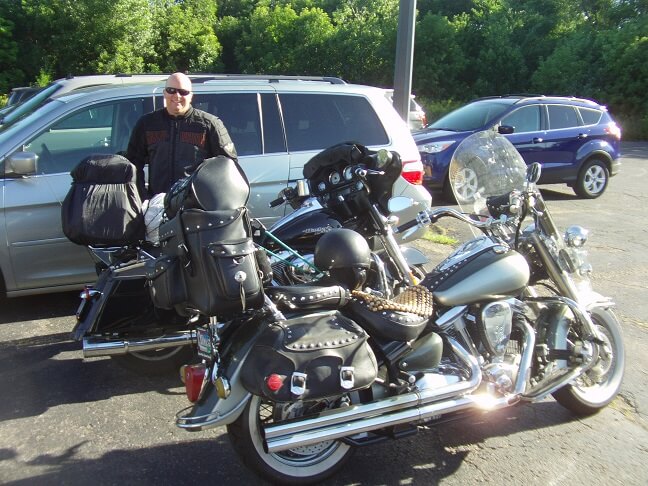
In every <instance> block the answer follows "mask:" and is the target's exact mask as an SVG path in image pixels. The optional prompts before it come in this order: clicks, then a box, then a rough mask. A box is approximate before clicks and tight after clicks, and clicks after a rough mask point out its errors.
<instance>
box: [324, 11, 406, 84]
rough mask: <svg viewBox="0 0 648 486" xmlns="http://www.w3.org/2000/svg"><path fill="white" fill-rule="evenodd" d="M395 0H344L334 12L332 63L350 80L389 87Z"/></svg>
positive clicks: (392, 58)
mask: <svg viewBox="0 0 648 486" xmlns="http://www.w3.org/2000/svg"><path fill="white" fill-rule="evenodd" d="M398 4H399V2H398V0H346V1H344V2H341V4H340V7H338V9H337V10H336V11H335V12H334V13H333V24H334V25H335V27H336V32H335V36H334V38H333V39H332V40H331V42H332V43H333V44H332V49H331V52H332V55H333V56H334V57H333V59H332V60H333V61H334V66H333V72H335V73H339V74H340V75H341V76H342V77H344V78H345V79H347V80H349V81H353V82H361V83H366V84H372V85H376V86H384V87H391V86H392V85H393V82H394V81H393V80H394V62H395V51H396V33H397V29H398Z"/></svg>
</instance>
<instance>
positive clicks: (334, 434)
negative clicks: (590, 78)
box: [176, 131, 625, 484]
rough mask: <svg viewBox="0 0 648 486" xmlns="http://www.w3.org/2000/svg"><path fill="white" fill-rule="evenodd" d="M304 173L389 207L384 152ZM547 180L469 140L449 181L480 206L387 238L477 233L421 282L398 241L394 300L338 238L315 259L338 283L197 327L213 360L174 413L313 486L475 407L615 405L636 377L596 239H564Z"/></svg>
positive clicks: (502, 142) (357, 244)
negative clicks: (357, 452)
mask: <svg viewBox="0 0 648 486" xmlns="http://www.w3.org/2000/svg"><path fill="white" fill-rule="evenodd" d="M320 162H321V161H320ZM309 169H310V170H309V171H308V175H309V176H310V177H309V179H308V185H309V188H310V190H311V192H313V193H314V194H315V195H316V197H318V199H319V200H320V202H321V203H323V204H328V203H331V202H333V205H334V206H335V207H338V209H339V210H344V211H349V214H355V215H361V214H366V213H368V212H371V211H372V207H373V208H374V209H375V208H376V206H377V205H378V204H380V201H379V197H378V196H379V193H376V192H375V191H371V190H370V189H371V187H372V184H371V180H372V179H373V178H376V177H380V175H379V174H380V173H381V172H382V173H384V169H385V166H381V165H380V163H378V164H372V163H368V162H367V161H366V160H365V159H359V160H351V159H350V158H347V159H346V160H340V161H338V163H337V164H332V165H326V164H322V163H320V164H319V165H317V166H315V165H312V166H310V167H309ZM340 170H341V172H340ZM334 172H336V173H338V174H343V175H348V184H341V185H340V186H339V187H338V190H336V191H334V192H333V193H331V190H330V189H331V187H330V186H325V185H323V186H319V183H320V182H322V181H326V180H329V177H330V176H331V174H333V173H334ZM539 173H540V168H539V165H537V164H534V165H532V166H530V167H529V170H528V171H527V168H526V165H525V163H524V161H523V160H522V159H521V157H520V156H519V153H518V152H517V151H516V150H515V148H514V147H513V146H512V145H511V144H510V143H509V142H508V141H507V140H506V139H504V137H501V136H499V135H498V134H497V133H495V132H492V131H486V132H478V133H476V134H473V135H472V136H470V137H468V138H467V139H465V140H464V141H463V142H462V143H461V144H460V145H459V147H458V148H457V150H456V152H455V156H454V158H453V161H452V163H451V167H450V174H451V181H452V187H453V188H454V189H455V190H456V191H458V192H459V191H460V190H461V188H462V187H464V185H465V184H466V183H467V182H470V183H471V184H474V185H475V187H476V188H477V189H478V190H477V191H471V196H470V197H468V196H466V197H464V198H463V203H465V204H469V205H471V206H472V208H471V210H470V212H468V213H464V212H462V211H459V210H456V209H453V208H437V209H425V210H424V211H421V212H420V213H419V216H418V217H417V220H416V221H414V222H409V223H406V224H404V225H402V226H400V227H398V228H393V227H394V226H395V222H394V221H388V220H384V221H383V229H384V235H383V236H385V240H386V241H387V242H388V243H390V241H391V239H390V238H389V237H388V236H389V234H390V232H399V233H401V234H407V233H408V232H410V231H412V230H413V229H415V228H416V227H421V226H427V225H430V224H433V223H435V222H436V221H438V220H439V219H440V218H443V217H452V218H456V219H458V220H461V221H463V222H465V223H466V224H468V225H470V226H471V227H472V228H475V229H476V230H477V231H478V232H479V236H476V237H475V238H473V239H470V240H469V241H466V242H465V243H463V244H462V245H460V246H459V247H458V248H457V249H456V250H455V251H454V252H452V254H451V255H449V256H448V257H447V258H446V259H445V260H444V261H443V262H441V263H440V264H439V265H438V266H437V267H436V268H435V269H434V270H433V271H432V272H430V273H429V274H427V275H426V276H425V277H424V278H423V279H422V280H421V281H420V282H419V283H418V284H417V285H414V284H415V283H416V281H415V280H413V277H412V276H411V275H410V274H408V273H407V264H406V262H404V261H403V259H402V258H401V259H399V258H398V246H397V245H394V244H392V245H391V246H390V245H388V246H389V248H388V249H387V250H386V251H387V253H390V254H393V255H394V256H395V259H394V260H393V262H392V263H393V266H394V268H395V271H398V270H400V272H401V276H402V282H400V283H399V284H396V285H394V286H393V287H392V289H393V293H392V294H391V295H388V294H386V293H384V292H383V291H380V290H379V291H377V290H376V289H373V288H371V285H372V280H371V279H370V280H367V278H366V277H367V274H368V272H369V268H370V267H371V259H372V252H371V249H370V248H369V246H368V244H366V242H365V244H364V245H363V243H362V242H363V241H364V239H363V238H362V237H359V238H356V236H358V235H357V233H354V232H353V231H352V230H350V229H348V228H343V229H339V230H332V231H330V232H328V233H326V235H324V236H322V238H320V240H319V241H318V243H317V244H316V248H315V254H314V261H315V264H316V266H317V267H318V268H319V269H320V270H323V271H325V273H326V276H327V280H323V281H319V282H318V283H315V284H314V283H312V282H311V283H309V284H302V285H293V286H285V287H282V286H275V287H268V288H266V289H265V301H264V303H263V306H262V307H261V308H258V309H255V310H250V311H249V312H244V313H240V314H239V315H236V316H231V317H230V318H227V319H224V318H219V317H218V316H209V323H208V324H206V325H203V326H199V327H198V328H197V333H198V354H199V355H200V356H201V358H202V362H201V363H197V364H189V365H186V366H185V367H184V368H183V377H184V381H185V388H186V392H187V397H188V398H189V400H190V401H191V402H192V405H191V406H190V407H188V408H187V409H185V410H182V411H180V412H178V414H177V415H176V424H177V426H178V427H180V428H183V429H185V430H188V431H195V430H204V429H208V428H211V427H217V426H227V431H228V436H229V438H230V440H231V443H232V446H233V448H234V450H235V451H236V452H237V454H238V455H239V457H240V459H241V460H242V461H243V462H244V463H245V464H246V465H247V466H248V467H250V468H251V469H253V470H254V471H255V472H256V473H257V474H259V475H261V476H263V477H265V478H266V479H267V478H269V479H270V480H272V481H274V482H281V483H289V484H304V483H314V482H318V481H322V480H323V479H325V478H327V477H330V476H331V475H333V474H334V473H335V472H336V471H338V470H339V469H340V468H341V467H342V466H343V465H344V464H345V462H346V461H347V460H348V459H349V458H350V457H351V454H352V453H353V450H354V448H356V447H357V446H363V445H371V444H374V443H376V442H378V441H381V440H387V439H394V438H399V437H403V436H407V435H409V434H411V433H414V432H416V431H417V430H418V428H419V427H420V426H423V425H426V426H433V425H434V424H435V423H438V422H440V421H443V420H445V419H446V418H448V416H452V415H456V414H460V413H463V412H466V411H489V410H495V409H500V408H504V407H510V406H512V405H516V404H519V403H524V402H535V401H539V400H542V399H544V398H545V397H547V396H548V395H553V397H554V398H555V399H556V401H557V402H558V403H559V404H561V405H562V406H564V407H566V408H568V409H569V410H571V411H572V412H573V413H575V414H577V415H588V414H592V413H596V412H597V411H599V410H600V409H601V408H603V407H605V406H606V405H607V404H608V403H610V401H612V400H613V399H614V397H615V396H616V395H617V393H618V391H619V388H620V386H621V382H622V379H623V373H624V360H625V358H624V347H623V338H622V332H621V326H620V323H619V321H618V319H617V317H616V316H615V314H614V313H613V311H612V307H613V303H612V302H611V301H610V300H609V299H607V298H605V297H603V296H601V295H599V294H597V293H595V292H594V291H593V290H592V287H591V283H590V278H589V274H590V272H591V265H590V264H589V263H588V261H587V255H586V250H585V248H584V245H585V242H586V239H587V232H586V231H585V230H584V229H582V228H580V227H575V226H572V227H570V228H569V229H568V230H567V231H566V232H565V234H564V235H562V234H561V233H560V232H559V230H558V228H557V227H556V225H555V223H554V222H553V220H552V218H551V215H550V212H549V209H548V207H547V206H546V204H545V202H544V200H543V198H542V195H541V193H540V192H539V191H538V189H537V187H536V185H535V182H537V180H538V178H539ZM306 174H307V171H306V169H305V175H306ZM335 179H336V180H337V177H336V178H335ZM382 203H383V204H384V203H385V201H382ZM407 203H408V202H407V201H403V199H402V198H394V199H392V200H391V201H390V203H389V204H390V205H391V206H392V209H395V208H396V207H403V206H404V205H406V204H407ZM392 243H393V242H392ZM401 257H402V255H401ZM324 284H327V285H324Z"/></svg>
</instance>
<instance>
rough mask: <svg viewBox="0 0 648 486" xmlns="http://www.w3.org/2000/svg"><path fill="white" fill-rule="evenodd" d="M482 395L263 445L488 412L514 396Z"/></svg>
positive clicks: (297, 443) (275, 448)
mask: <svg viewBox="0 0 648 486" xmlns="http://www.w3.org/2000/svg"><path fill="white" fill-rule="evenodd" d="M484 398H485V399H482V397H480V396H479V395H470V396H467V397H458V398H455V399H450V400H444V401H441V402H437V403H431V404H429V405H425V406H423V407H420V408H418V407H414V408H407V409H405V410H401V411H399V412H395V413H392V414H387V415H381V416H378V417H371V418H365V419H361V420H356V421H355V422H351V423H344V424H336V425H331V426H329V427H324V428H319V429H314V430H305V431H304V432H298V433H295V434H292V435H283V436H279V437H276V438H274V439H266V443H267V448H268V452H269V453H272V452H280V451H284V450H287V449H293V448H295V447H302V446H307V445H312V444H317V443H319V442H324V441H327V440H336V439H341V438H343V437H349V436H351V435H355V434H359V433H362V432H371V431H373V430H377V429H382V428H385V427H391V426H394V425H400V424H407V423H413V422H417V421H421V420H426V419H430V418H433V417H437V416H441V415H445V414H447V413H451V412H458V411H461V410H468V409H472V408H474V409H482V410H488V411H492V410H496V409H498V408H503V407H508V406H509V405H511V401H516V400H517V397H516V396H514V395H512V396H506V397H501V398H498V399H495V400H492V399H491V397H490V396H487V397H484ZM266 430H267V429H266Z"/></svg>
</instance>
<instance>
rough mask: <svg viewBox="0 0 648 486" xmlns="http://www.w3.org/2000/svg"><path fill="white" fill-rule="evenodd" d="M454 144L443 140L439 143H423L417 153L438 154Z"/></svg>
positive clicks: (451, 141)
mask: <svg viewBox="0 0 648 486" xmlns="http://www.w3.org/2000/svg"><path fill="white" fill-rule="evenodd" d="M453 143H455V141H454V140H443V141H440V142H430V143H424V144H423V145H419V146H418V149H419V152H423V153H426V154H438V153H439V152H443V151H444V150H446V149H447V148H449V147H450V146H452V144H453Z"/></svg>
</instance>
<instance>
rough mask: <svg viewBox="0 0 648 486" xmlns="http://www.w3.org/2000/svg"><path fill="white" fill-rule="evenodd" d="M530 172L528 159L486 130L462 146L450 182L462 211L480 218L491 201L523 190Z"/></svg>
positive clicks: (458, 148)
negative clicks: (525, 159) (488, 200)
mask: <svg viewBox="0 0 648 486" xmlns="http://www.w3.org/2000/svg"><path fill="white" fill-rule="evenodd" d="M526 170H527V169H526V164H525V163H524V159H522V156H521V155H520V153H519V152H518V151H517V149H516V148H515V147H514V146H513V144H512V143H511V142H509V141H508V140H507V139H506V138H504V137H503V136H502V135H500V134H499V133H497V132H496V131H494V130H484V131H481V132H476V133H473V134H472V135H471V136H470V137H468V138H466V139H465V140H464V141H463V142H461V144H459V146H458V147H457V149H456V150H455V152H454V155H453V156H452V161H451V162H450V168H449V173H448V179H449V181H450V185H451V187H452V191H453V193H454V195H455V198H456V199H457V202H458V203H459V205H461V206H462V209H464V207H465V210H466V211H467V212H471V213H472V212H475V213H478V214H479V213H482V212H483V209H484V208H485V200H486V198H487V197H489V196H501V195H503V194H508V193H509V192H511V191H513V190H514V189H522V188H523V187H524V183H525V181H526Z"/></svg>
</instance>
